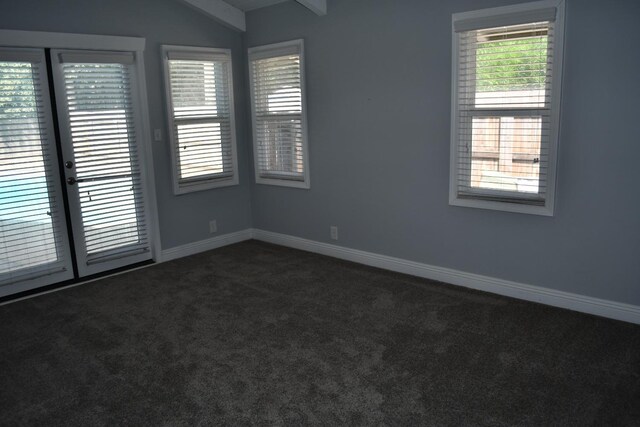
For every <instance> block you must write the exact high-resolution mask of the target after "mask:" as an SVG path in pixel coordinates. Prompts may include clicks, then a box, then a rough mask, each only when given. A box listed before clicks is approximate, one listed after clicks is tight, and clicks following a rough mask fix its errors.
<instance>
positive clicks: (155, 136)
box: [153, 129, 162, 142]
mask: <svg viewBox="0 0 640 427" xmlns="http://www.w3.org/2000/svg"><path fill="white" fill-rule="evenodd" d="M153 139H154V141H156V142H160V141H162V129H155V130H154V131H153Z"/></svg>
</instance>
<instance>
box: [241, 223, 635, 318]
mask: <svg viewBox="0 0 640 427" xmlns="http://www.w3.org/2000/svg"><path fill="white" fill-rule="evenodd" d="M252 235H253V238H254V239H256V240H261V241H263V242H268V243H274V244H276V245H281V246H287V247H290V248H295V249H301V250H304V251H308V252H314V253H317V254H322V255H328V256H331V257H334V258H340V259H344V260H348V261H353V262H357V263H360V264H365V265H369V266H372V267H378V268H382V269H385V270H391V271H395V272H398V273H404V274H410V275H412V276H418V277H423V278H425V279H431V280H437V281H440V282H445V283H449V284H452V285H456V286H463V287H465V288H471V289H477V290H480V291H485V292H491V293H494V294H498V295H503V296H507V297H512V298H517V299H521V300H525V301H532V302H537V303H541V304H545V305H550V306H553V307H560V308H565V309H568V310H573V311H579V312H582V313H588V314H593V315H596V316H602V317H607V318H610V319H616V320H622V321H624V322H630V323H636V324H640V306H637V305H630V304H624V303H619V302H615V301H609V300H604V299H599V298H593V297H588V296H584V295H578V294H573V293H569V292H563V291H557V290H554V289H549V288H543V287H539V286H532V285H526V284H523V283H518V282H512V281H509V280H502V279H497V278H494V277H488V276H481V275H479V274H472V273H466V272H463V271H458V270H453V269H450V268H443V267H436V266H433V265H428V264H423V263H419V262H414V261H407V260H404V259H400V258H394V257H390V256H386V255H379V254H374V253H371V252H365V251H361V250H357V249H350V248H344V247H341V246H337V245H332V244H328V243H321V242H316V241H313V240H307V239H303V238H300V237H295V236H289V235H286V234H279V233H273V232H270V231H264V230H256V229H254V230H253V232H252Z"/></svg>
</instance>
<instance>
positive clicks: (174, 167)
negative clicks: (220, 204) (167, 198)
mask: <svg viewBox="0 0 640 427" xmlns="http://www.w3.org/2000/svg"><path fill="white" fill-rule="evenodd" d="M160 49H161V54H162V63H163V69H164V88H165V99H166V104H165V105H166V110H167V123H168V126H169V128H168V132H167V135H169V137H168V139H169V142H170V150H171V172H172V176H173V193H174V194H176V195H180V194H187V193H192V192H194V191H202V190H210V189H212V188H220V187H229V186H232V185H238V184H239V182H240V181H239V178H238V152H237V145H236V122H235V103H234V99H233V94H234V90H233V65H232V55H231V49H219V48H209V47H195V46H177V45H162V46H161V48H160ZM169 52H179V53H193V54H196V55H202V56H203V57H204V56H218V57H219V56H224V57H227V58H228V60H229V67H228V68H227V79H228V85H229V115H230V117H229V122H230V127H231V157H232V167H233V174H232V176H231V177H226V178H218V179H215V178H214V179H203V180H202V181H199V182H198V181H196V182H194V183H193V184H189V185H180V182H179V178H180V172H179V171H178V164H179V163H178V159H177V158H176V145H177V141H176V137H175V135H174V132H173V128H174V119H173V103H172V99H171V84H170V83H171V82H170V79H169V58H168V53H169Z"/></svg>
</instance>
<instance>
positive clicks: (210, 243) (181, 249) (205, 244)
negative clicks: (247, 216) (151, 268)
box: [160, 228, 253, 262]
mask: <svg viewBox="0 0 640 427" xmlns="http://www.w3.org/2000/svg"><path fill="white" fill-rule="evenodd" d="M252 237H253V230H252V229H250V228H247V229H246V230H240V231H236V232H235V233H229V234H223V235H220V236H216V237H212V238H210V239H206V240H200V241H199V242H193V243H188V244H186V245H182V246H176V247H173V248H169V249H165V250H163V251H162V255H161V258H160V262H165V261H171V260H173V259H178V258H182V257H185V256H189V255H195V254H197V253H200V252H205V251H210V250H212V249H216V248H221V247H223V246H227V245H232V244H234V243H238V242H242V241H244V240H249V239H251V238H252Z"/></svg>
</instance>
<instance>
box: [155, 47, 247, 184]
mask: <svg viewBox="0 0 640 427" xmlns="http://www.w3.org/2000/svg"><path fill="white" fill-rule="evenodd" d="M163 56H164V62H165V74H166V89H167V99H168V104H169V108H168V110H169V122H170V124H171V127H172V129H171V134H170V139H171V145H172V156H173V163H174V191H175V193H176V194H181V193H186V192H190V191H197V190H204V189H208V188H214V187H221V186H227V185H234V184H237V183H238V174H237V160H236V141H235V123H234V111H233V78H232V69H231V51H230V50H227V49H206V48H189V47H177V46H163Z"/></svg>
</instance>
